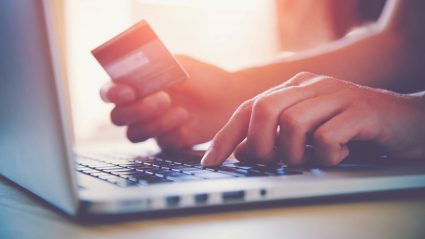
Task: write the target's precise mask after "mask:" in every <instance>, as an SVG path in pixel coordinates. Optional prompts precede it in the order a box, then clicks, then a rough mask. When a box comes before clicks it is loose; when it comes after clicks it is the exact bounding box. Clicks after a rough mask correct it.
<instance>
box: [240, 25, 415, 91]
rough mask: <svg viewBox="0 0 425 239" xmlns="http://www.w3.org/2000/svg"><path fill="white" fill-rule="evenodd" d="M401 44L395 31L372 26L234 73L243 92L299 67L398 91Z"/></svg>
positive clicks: (402, 63) (277, 80) (276, 81)
mask: <svg viewBox="0 0 425 239" xmlns="http://www.w3.org/2000/svg"><path fill="white" fill-rule="evenodd" d="M403 48H404V47H403V40H402V39H401V38H399V37H398V36H396V35H395V34H392V33H391V32H386V31H381V30H379V29H376V30H375V29H374V30H372V31H371V32H370V33H368V34H367V35H363V36H353V37H347V38H344V39H341V40H338V41H335V42H333V43H330V44H327V45H325V46H323V47H319V48H316V49H312V50H309V51H305V52H301V53H297V54H295V55H293V56H291V57H288V58H285V59H282V60H280V61H279V62H275V63H272V64H268V65H263V66H257V67H252V68H249V69H245V70H242V71H240V72H238V73H237V74H239V75H241V76H242V77H240V78H241V79H242V80H243V82H241V83H240V84H241V85H242V86H244V90H245V91H246V92H247V94H254V95H255V94H258V93H259V92H261V91H263V90H265V89H267V88H270V87H272V86H274V85H278V84H280V83H282V82H284V81H286V80H288V79H290V78H291V77H292V76H294V75H295V74H296V73H298V72H302V71H308V72H314V73H317V74H324V75H331V76H334V77H337V78H340V79H344V80H347V81H352V82H355V83H358V84H362V85H368V86H373V87H380V88H386V89H391V90H395V91H398V90H399V88H400V85H399V84H398V83H397V82H400V81H399V80H398V78H399V77H400V76H403V75H405V74H404V72H405V71H406V68H407V67H406V63H405V62H408V59H405V58H407V57H408V56H406V54H405V53H403ZM404 83H406V82H404Z"/></svg>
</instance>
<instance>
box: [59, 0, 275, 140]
mask: <svg viewBox="0 0 425 239" xmlns="http://www.w3.org/2000/svg"><path fill="white" fill-rule="evenodd" d="M66 17H67V19H66V20H67V24H66V28H67V29H66V30H67V50H68V54H67V56H68V59H67V61H68V74H69V79H70V84H71V89H72V92H71V96H72V105H73V114H74V121H75V129H76V136H77V139H80V140H81V139H84V140H93V139H96V138H104V137H106V138H108V137H109V138H112V137H115V138H116V137H122V138H124V133H123V129H122V128H117V127H113V126H112V125H111V123H110V122H109V111H110V110H111V107H112V106H111V105H106V104H104V103H103V102H101V100H100V97H99V93H98V92H99V88H100V87H101V85H102V84H104V83H105V82H106V81H108V80H109V77H108V76H107V74H106V73H105V72H104V70H103V69H102V68H101V67H100V65H99V64H98V63H97V62H96V61H95V59H94V58H93V57H92V56H91V54H90V51H91V50H92V49H93V48H95V47H97V46H98V45H99V44H101V43H103V42H104V41H106V40H108V39H109V38H111V37H113V36H114V35H116V34H117V33H119V32H121V31H123V30H124V29H126V28H127V27H129V26H131V25H132V24H133V23H135V22H137V21H138V20H140V19H147V20H148V21H149V22H150V24H151V26H152V27H153V28H154V30H155V31H156V32H157V34H158V35H159V36H160V38H161V39H162V40H163V41H164V43H165V44H166V45H167V47H168V48H169V49H170V50H171V51H172V52H173V53H181V54H187V55H191V56H193V57H195V58H199V59H202V60H205V61H208V62H211V63H214V64H217V65H219V66H221V67H224V68H226V69H228V70H235V69H239V68H242V67H246V66H249V65H252V64H256V63H260V62H264V61H269V60H271V59H272V58H273V57H274V56H275V55H276V53H277V52H278V33H277V23H276V22H275V8H274V0H231V1H229V0H202V1H199V0H89V1H88V0H67V2H66Z"/></svg>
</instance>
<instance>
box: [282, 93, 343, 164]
mask: <svg viewBox="0 0 425 239" xmlns="http://www.w3.org/2000/svg"><path fill="white" fill-rule="evenodd" d="M344 94H346V93H345V92H344V91H339V92H337V93H333V94H327V95H323V96H318V97H315V98H310V99H307V100H305V101H302V102H300V103H298V104H296V105H294V106H292V107H290V108H288V109H287V110H285V111H283V112H282V113H281V114H280V116H279V135H278V139H277V144H276V145H277V148H278V149H277V152H278V157H279V158H280V159H282V160H283V161H284V162H285V163H287V164H288V165H300V164H303V163H304V161H303V160H304V159H305V157H304V154H305V145H306V143H307V142H306V141H307V139H306V138H307V134H308V133H309V132H313V131H314V130H315V129H316V128H317V127H319V125H321V124H323V123H324V122H325V121H327V120H329V119H331V118H332V117H334V116H335V115H337V114H339V113H340V112H342V111H343V110H344V109H345V108H346V107H347V106H348V105H349V103H350V101H349V99H348V98H347V97H343V96H344Z"/></svg>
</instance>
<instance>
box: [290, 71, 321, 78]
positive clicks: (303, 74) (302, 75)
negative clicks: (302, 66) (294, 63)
mask: <svg viewBox="0 0 425 239" xmlns="http://www.w3.org/2000/svg"><path fill="white" fill-rule="evenodd" d="M314 76H316V74H313V73H311V72H308V71H301V72H299V73H297V74H296V75H295V76H294V78H310V77H314Z"/></svg>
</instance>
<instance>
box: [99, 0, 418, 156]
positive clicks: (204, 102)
mask: <svg viewBox="0 0 425 239" xmlns="http://www.w3.org/2000/svg"><path fill="white" fill-rule="evenodd" d="M423 5H424V2H423V1H421V0H411V1H404V0H390V1H388V3H387V5H386V6H385V9H384V12H383V13H382V15H381V17H380V18H379V20H378V21H377V22H376V23H375V24H371V25H369V26H368V27H367V28H365V29H364V31H363V33H362V34H359V35H355V36H352V37H343V38H341V39H339V40H336V41H332V42H331V43H329V44H325V45H323V46H321V47H316V48H313V49H311V50H306V51H303V52H299V53H297V54H295V55H294V56H292V57H287V58H284V59H278V60H276V61H275V62H272V63H269V64H265V65H260V66H255V67H251V68H247V69H243V70H240V71H237V72H227V71H225V70H223V69H220V68H218V67H216V66H212V65H209V64H207V63H204V62H201V61H198V60H195V59H192V58H189V57H183V56H179V57H178V60H179V61H180V63H181V64H182V65H183V66H184V68H185V69H186V70H187V71H188V73H189V75H190V79H189V80H187V81H186V82H184V83H182V84H179V85H176V86H173V87H171V88H168V89H165V90H164V91H161V92H157V93H155V94H152V95H141V96H140V95H137V93H136V92H135V90H134V89H132V88H131V87H130V86H128V85H124V84H116V83H114V82H109V83H107V84H105V86H104V87H103V88H102V89H101V96H102V98H103V100H104V101H106V102H112V103H114V104H115V108H114V109H113V110H112V112H111V120H112V122H113V123H114V124H116V125H119V126H124V127H127V137H128V138H129V140H130V141H131V142H134V143H136V142H142V141H144V140H146V139H148V138H155V139H156V140H157V142H158V144H159V145H160V146H161V147H162V148H172V149H182V148H188V147H191V146H193V145H195V144H199V143H204V142H207V141H209V140H210V139H211V138H213V136H214V135H215V134H216V133H217V132H218V131H219V130H220V129H221V128H222V127H223V126H224V125H225V123H226V122H227V121H228V120H229V118H230V116H231V115H232V113H233V112H234V111H235V110H236V109H237V107H238V106H239V105H240V104H241V103H243V102H245V101H247V100H248V99H251V98H253V97H255V96H256V95H258V94H260V93H261V92H264V91H266V90H267V89H270V88H272V87H276V86H278V85H280V84H282V82H284V81H286V80H287V79H290V78H291V77H292V76H293V75H295V74H296V73H298V72H302V71H310V72H316V73H318V74H324V75H332V76H334V77H337V78H339V79H344V80H347V81H351V82H354V83H358V84H362V85H366V86H371V87H379V88H384V89H389V90H394V91H398V92H403V91H404V92H413V90H414V91H419V90H424V89H425V82H424V81H423V80H418V79H425V68H424V67H423V66H422V65H421V64H422V63H421V62H423V59H422V58H423V56H424V55H425V45H424V44H423V42H425V40H424V38H425V37H424V36H423V35H424V33H423V30H422V26H423V24H422V23H423V22H424V19H425V17H424V16H425V15H424V14H421V10H422V9H424V6H423ZM418 11H419V12H418ZM413 13H414V14H413ZM406 26H409V27H406Z"/></svg>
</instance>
